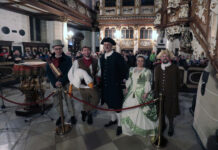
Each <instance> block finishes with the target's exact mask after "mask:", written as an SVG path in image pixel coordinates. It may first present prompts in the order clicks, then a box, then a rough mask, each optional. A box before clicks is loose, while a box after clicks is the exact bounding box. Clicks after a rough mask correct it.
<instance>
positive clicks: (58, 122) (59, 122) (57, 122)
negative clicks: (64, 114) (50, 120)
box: [56, 117, 61, 126]
mask: <svg viewBox="0 0 218 150" xmlns="http://www.w3.org/2000/svg"><path fill="white" fill-rule="evenodd" d="M60 125H61V117H59V118H58V119H57V121H56V126H60Z"/></svg>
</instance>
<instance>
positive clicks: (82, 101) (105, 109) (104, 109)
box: [67, 93, 158, 111]
mask: <svg viewBox="0 0 218 150" xmlns="http://www.w3.org/2000/svg"><path fill="white" fill-rule="evenodd" d="M67 94H68V95H69V96H70V97H72V98H74V99H75V100H77V101H79V102H81V103H84V104H86V105H89V106H91V107H93V108H95V109H98V110H103V111H122V110H128V109H133V108H137V107H141V106H144V105H148V104H151V103H155V102H156V101H157V100H158V98H157V99H154V100H152V101H149V102H146V103H142V104H139V105H135V106H131V107H126V108H122V109H107V108H101V107H97V106H95V105H92V104H90V103H88V102H86V101H84V100H81V99H79V98H77V97H74V96H73V95H72V94H70V93H67Z"/></svg>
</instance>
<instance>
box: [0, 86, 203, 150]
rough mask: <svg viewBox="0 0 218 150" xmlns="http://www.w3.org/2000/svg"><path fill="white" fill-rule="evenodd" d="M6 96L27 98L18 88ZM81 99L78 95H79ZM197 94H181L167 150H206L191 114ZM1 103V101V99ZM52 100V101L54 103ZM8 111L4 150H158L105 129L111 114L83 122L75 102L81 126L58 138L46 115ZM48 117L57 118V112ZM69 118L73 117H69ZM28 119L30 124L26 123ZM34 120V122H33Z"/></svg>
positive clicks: (1, 121) (2, 116)
mask: <svg viewBox="0 0 218 150" xmlns="http://www.w3.org/2000/svg"><path fill="white" fill-rule="evenodd" d="M50 92H51V91H50V90H47V91H46V95H48V94H49V93H50ZM3 95H4V96H6V97H7V98H8V99H12V100H15V101H17V102H23V99H24V96H23V95H22V94H21V92H20V91H18V90H16V89H9V88H5V89H4V90H3ZM75 95H77V96H78V97H79V98H80V95H79V93H78V92H76V93H75ZM192 96H193V94H190V93H189V94H187V93H180V96H179V100H180V109H181V115H180V116H178V117H177V118H176V120H175V134H174V136H173V137H168V136H167V133H166V131H165V133H164V135H165V137H166V138H167V139H168V145H167V147H165V148H163V150H202V147H201V144H200V142H199V140H198V138H197V136H196V134H195V132H194V130H193V128H192V122H193V117H192V115H191V114H190V112H189V107H190V106H191V102H192ZM0 101H1V100H0ZM51 102H52V100H50V103H51ZM5 105H6V106H7V108H6V109H4V110H0V150H68V149H69V150H154V149H155V148H154V147H152V145H151V144H150V142H149V140H148V139H147V138H143V137H140V136H125V135H121V136H116V135H115V129H116V128H115V127H111V128H104V127H103V125H104V124H105V123H107V122H108V121H109V115H108V113H107V112H102V111H96V112H95V114H94V124H93V125H91V126H90V125H87V123H84V122H82V121H81V115H80V111H81V104H80V103H79V102H75V106H76V107H75V108H76V116H77V118H78V123H77V124H76V125H75V126H73V128H72V130H71V132H70V133H68V134H66V135H64V136H57V135H55V121H51V120H50V119H49V118H48V117H47V116H46V115H44V116H39V115H35V116H33V118H25V117H20V116H16V115H15V113H14V111H15V110H16V109H18V107H17V106H16V105H13V104H9V103H7V102H6V103H5ZM47 115H49V116H50V117H53V118H54V119H56V118H57V116H58V114H57V112H56V111H55V109H51V110H50V111H49V112H47ZM68 118H69V117H68ZM26 119H28V120H29V121H27V122H25V120H26ZM31 119H32V120H31Z"/></svg>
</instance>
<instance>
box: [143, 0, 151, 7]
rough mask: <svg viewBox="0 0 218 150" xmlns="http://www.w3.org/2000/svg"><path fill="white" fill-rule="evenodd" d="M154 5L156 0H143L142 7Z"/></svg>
mask: <svg viewBox="0 0 218 150" xmlns="http://www.w3.org/2000/svg"><path fill="white" fill-rule="evenodd" d="M148 5H154V0H141V6H148Z"/></svg>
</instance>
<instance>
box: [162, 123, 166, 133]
mask: <svg viewBox="0 0 218 150" xmlns="http://www.w3.org/2000/svg"><path fill="white" fill-rule="evenodd" d="M166 128H167V125H166V123H164V124H163V125H162V132H164V131H165V130H166Z"/></svg>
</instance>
